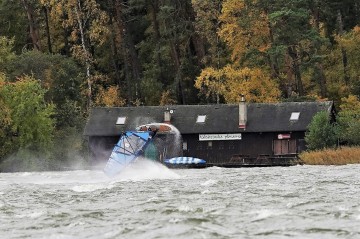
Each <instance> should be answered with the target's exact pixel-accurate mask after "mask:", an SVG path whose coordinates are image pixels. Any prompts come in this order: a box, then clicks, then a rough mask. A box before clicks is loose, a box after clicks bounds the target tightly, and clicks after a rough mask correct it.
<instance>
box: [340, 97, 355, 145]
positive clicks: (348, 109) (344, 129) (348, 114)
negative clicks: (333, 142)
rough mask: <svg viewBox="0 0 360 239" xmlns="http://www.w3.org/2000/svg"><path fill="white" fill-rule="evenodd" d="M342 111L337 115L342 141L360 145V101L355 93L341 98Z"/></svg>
mask: <svg viewBox="0 0 360 239" xmlns="http://www.w3.org/2000/svg"><path fill="white" fill-rule="evenodd" d="M341 100H342V104H341V105H340V109H341V111H340V112H339V114H338V116H337V123H338V126H339V129H338V134H339V138H340V141H341V142H342V143H345V144H348V145H357V146H358V145H360V134H359V132H360V101H359V99H358V98H357V97H356V96H354V95H349V96H348V97H346V98H345V97H344V98H342V99H341Z"/></svg>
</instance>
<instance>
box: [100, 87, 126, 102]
mask: <svg viewBox="0 0 360 239" xmlns="http://www.w3.org/2000/svg"><path fill="white" fill-rule="evenodd" d="M119 91H120V90H119V87H118V86H110V87H108V88H107V89H105V88H103V87H100V89H99V93H98V94H97V97H96V99H95V104H96V106H102V107H120V106H124V105H125V100H124V99H123V98H122V97H121V96H120V93H119Z"/></svg>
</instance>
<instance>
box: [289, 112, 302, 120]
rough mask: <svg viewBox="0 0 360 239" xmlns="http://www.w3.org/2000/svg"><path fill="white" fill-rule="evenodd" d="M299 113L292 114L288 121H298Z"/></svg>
mask: <svg viewBox="0 0 360 239" xmlns="http://www.w3.org/2000/svg"><path fill="white" fill-rule="evenodd" d="M299 116H300V112H292V113H291V116H290V121H297V120H299Z"/></svg>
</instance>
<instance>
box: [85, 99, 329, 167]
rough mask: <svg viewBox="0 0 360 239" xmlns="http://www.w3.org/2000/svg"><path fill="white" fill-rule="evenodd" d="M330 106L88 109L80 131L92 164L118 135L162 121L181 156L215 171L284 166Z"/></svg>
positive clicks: (106, 154) (302, 147)
mask: <svg viewBox="0 0 360 239" xmlns="http://www.w3.org/2000/svg"><path fill="white" fill-rule="evenodd" d="M320 111H326V112H328V113H329V116H331V118H332V119H334V117H335V110H334V106H333V103H332V102H330V101H327V102H286V103H246V102H244V101H242V102H240V103H239V104H220V105H172V106H140V107H117V108H93V109H92V111H91V114H90V117H89V119H88V122H87V124H86V127H85V131H84V135H86V136H88V137H89V150H90V152H91V155H92V157H93V159H94V160H95V161H104V160H107V159H108V157H109V154H110V152H111V150H112V148H113V146H114V144H115V143H116V142H117V141H118V139H119V136H120V134H121V133H122V132H124V131H127V130H134V129H135V128H136V127H137V126H139V125H143V124H149V123H154V122H167V123H170V124H172V125H173V126H175V127H176V128H177V129H178V130H179V131H180V133H181V135H182V142H180V144H181V146H180V147H181V148H182V154H183V156H192V157H198V158H201V159H205V160H206V161H207V163H208V164H209V165H218V166H229V167H230V166H272V165H288V164H289V163H291V160H293V159H294V158H296V155H297V154H298V153H300V152H301V151H303V150H305V149H306V145H305V141H304V137H305V132H306V130H307V127H308V125H309V123H310V122H311V120H312V118H313V116H314V115H315V114H316V113H318V112H320Z"/></svg>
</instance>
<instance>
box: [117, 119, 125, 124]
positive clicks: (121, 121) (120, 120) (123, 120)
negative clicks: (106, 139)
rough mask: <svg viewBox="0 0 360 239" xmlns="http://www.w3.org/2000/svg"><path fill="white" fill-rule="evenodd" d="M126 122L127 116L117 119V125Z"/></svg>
mask: <svg viewBox="0 0 360 239" xmlns="http://www.w3.org/2000/svg"><path fill="white" fill-rule="evenodd" d="M125 122H126V117H118V118H117V120H116V125H124V124H125Z"/></svg>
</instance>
